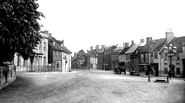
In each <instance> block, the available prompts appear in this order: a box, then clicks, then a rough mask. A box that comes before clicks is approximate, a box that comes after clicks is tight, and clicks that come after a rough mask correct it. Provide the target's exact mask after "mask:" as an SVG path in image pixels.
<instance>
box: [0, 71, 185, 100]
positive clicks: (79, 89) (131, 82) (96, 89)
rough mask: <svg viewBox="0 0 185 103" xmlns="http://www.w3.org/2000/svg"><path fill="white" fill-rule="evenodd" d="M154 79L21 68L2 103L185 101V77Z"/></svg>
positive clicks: (1, 93)
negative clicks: (162, 80) (157, 81)
mask: <svg viewBox="0 0 185 103" xmlns="http://www.w3.org/2000/svg"><path fill="white" fill-rule="evenodd" d="M153 81H154V78H151V82H148V79H147V77H141V76H139V77H138V76H130V75H124V74H122V75H117V74H113V73H112V71H103V70H76V69H75V70H72V72H70V73H61V72H45V73H34V72H18V73H17V79H16V81H14V82H13V83H12V84H11V85H10V86H8V87H6V88H4V89H3V90H0V103H169V102H170V103H185V81H184V80H178V79H173V80H172V81H170V83H169V84H167V83H154V82H153Z"/></svg>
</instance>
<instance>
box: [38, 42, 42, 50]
mask: <svg viewBox="0 0 185 103" xmlns="http://www.w3.org/2000/svg"><path fill="white" fill-rule="evenodd" d="M39 50H42V42H41V43H40V44H39Z"/></svg>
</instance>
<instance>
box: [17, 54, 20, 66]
mask: <svg viewBox="0 0 185 103" xmlns="http://www.w3.org/2000/svg"><path fill="white" fill-rule="evenodd" d="M19 66H20V56H19V55H18V56H17V67H19Z"/></svg>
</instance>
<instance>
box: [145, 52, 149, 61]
mask: <svg viewBox="0 0 185 103" xmlns="http://www.w3.org/2000/svg"><path fill="white" fill-rule="evenodd" d="M145 61H146V62H149V57H148V53H147V54H145Z"/></svg>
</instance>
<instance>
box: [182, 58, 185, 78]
mask: <svg viewBox="0 0 185 103" xmlns="http://www.w3.org/2000/svg"><path fill="white" fill-rule="evenodd" d="M182 64H183V65H182V66H183V78H185V59H182Z"/></svg>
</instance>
